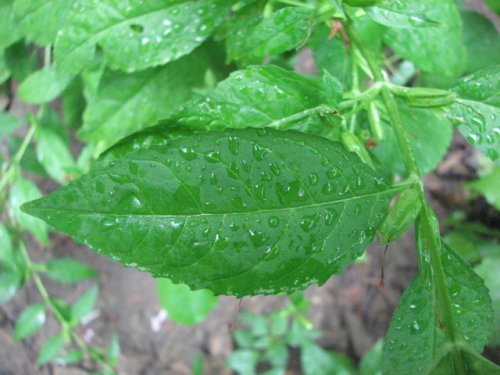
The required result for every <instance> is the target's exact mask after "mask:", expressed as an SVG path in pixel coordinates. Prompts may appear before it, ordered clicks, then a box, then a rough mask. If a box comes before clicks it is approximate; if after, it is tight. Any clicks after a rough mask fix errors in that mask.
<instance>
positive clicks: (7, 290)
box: [0, 268, 23, 303]
mask: <svg viewBox="0 0 500 375" xmlns="http://www.w3.org/2000/svg"><path fill="white" fill-rule="evenodd" d="M22 279H23V278H22V275H21V274H20V273H19V272H17V271H16V270H12V269H6V268H3V269H2V272H1V273H0V303H5V302H7V301H9V300H10V299H11V298H12V297H14V295H15V294H16V292H17V291H18V290H19V288H20V287H21V282H22Z"/></svg>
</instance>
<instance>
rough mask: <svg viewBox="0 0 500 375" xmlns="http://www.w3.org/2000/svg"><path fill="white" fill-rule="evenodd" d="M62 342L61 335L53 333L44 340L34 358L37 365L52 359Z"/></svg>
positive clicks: (59, 349) (57, 352) (60, 347)
mask: <svg viewBox="0 0 500 375" xmlns="http://www.w3.org/2000/svg"><path fill="white" fill-rule="evenodd" d="M63 344H64V340H63V335H62V334H59V335H55V336H52V337H51V338H50V339H48V340H46V341H45V342H44V343H43V345H42V347H41V348H40V353H39V354H38V358H37V360H36V365H37V366H42V365H44V364H46V363H49V362H50V361H52V360H53V359H54V358H55V357H56V356H57V355H58V354H59V352H60V351H61V349H62V347H63Z"/></svg>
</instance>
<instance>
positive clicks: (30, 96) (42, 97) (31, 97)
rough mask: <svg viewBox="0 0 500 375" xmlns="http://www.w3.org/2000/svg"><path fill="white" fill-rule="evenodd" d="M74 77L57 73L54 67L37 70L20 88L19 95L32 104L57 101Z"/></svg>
mask: <svg viewBox="0 0 500 375" xmlns="http://www.w3.org/2000/svg"><path fill="white" fill-rule="evenodd" d="M72 78H73V77H72V76H69V75H61V74H58V73H57V72H56V69H55V67H54V66H53V65H51V66H49V67H46V68H44V69H42V70H37V71H36V72H34V73H32V74H31V75H30V76H28V77H27V78H26V79H25V80H24V81H23V82H22V83H21V86H19V89H18V90H17V95H18V96H19V98H20V99H22V100H24V101H25V102H27V103H30V104H44V103H47V102H50V101H52V100H53V99H55V98H56V97H57V96H58V95H59V94H60V93H61V92H62V91H63V90H64V89H65V88H66V86H68V84H69V83H70V82H71V79H72Z"/></svg>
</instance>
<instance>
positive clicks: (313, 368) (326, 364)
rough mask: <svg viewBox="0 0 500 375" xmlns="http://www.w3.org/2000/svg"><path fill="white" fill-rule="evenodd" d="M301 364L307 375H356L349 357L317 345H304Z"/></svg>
mask: <svg viewBox="0 0 500 375" xmlns="http://www.w3.org/2000/svg"><path fill="white" fill-rule="evenodd" d="M301 349H302V350H301V353H300V362H301V365H302V370H303V371H304V374H305V375H330V374H343V375H344V374H345V375H354V374H356V370H355V369H354V366H353V364H352V363H351V361H350V360H349V358H348V357H346V356H343V355H341V354H338V353H329V352H327V351H326V350H324V349H323V348H321V347H320V346H318V345H316V344H315V343H312V342H308V343H305V344H304V345H302V348H301Z"/></svg>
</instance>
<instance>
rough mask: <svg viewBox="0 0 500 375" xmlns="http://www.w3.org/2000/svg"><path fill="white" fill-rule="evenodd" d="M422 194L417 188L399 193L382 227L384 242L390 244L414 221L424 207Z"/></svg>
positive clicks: (381, 232) (381, 233) (381, 234)
mask: <svg viewBox="0 0 500 375" xmlns="http://www.w3.org/2000/svg"><path fill="white" fill-rule="evenodd" d="M420 195H421V193H420V191H419V190H418V189H416V188H412V189H408V190H405V191H403V192H402V193H401V194H400V195H399V197H398V200H397V201H396V203H395V204H394V207H393V208H392V209H391V210H390V211H389V214H388V215H387V217H386V218H385V220H384V222H383V223H382V226H381V227H380V236H381V240H382V243H384V244H388V243H391V242H392V241H394V240H396V239H398V238H399V237H400V236H401V235H402V234H403V233H404V232H406V231H407V230H408V228H409V227H410V226H411V225H412V224H413V223H414V221H415V219H416V218H417V216H418V214H419V212H420V209H421V208H422V201H421V196H420Z"/></svg>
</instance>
